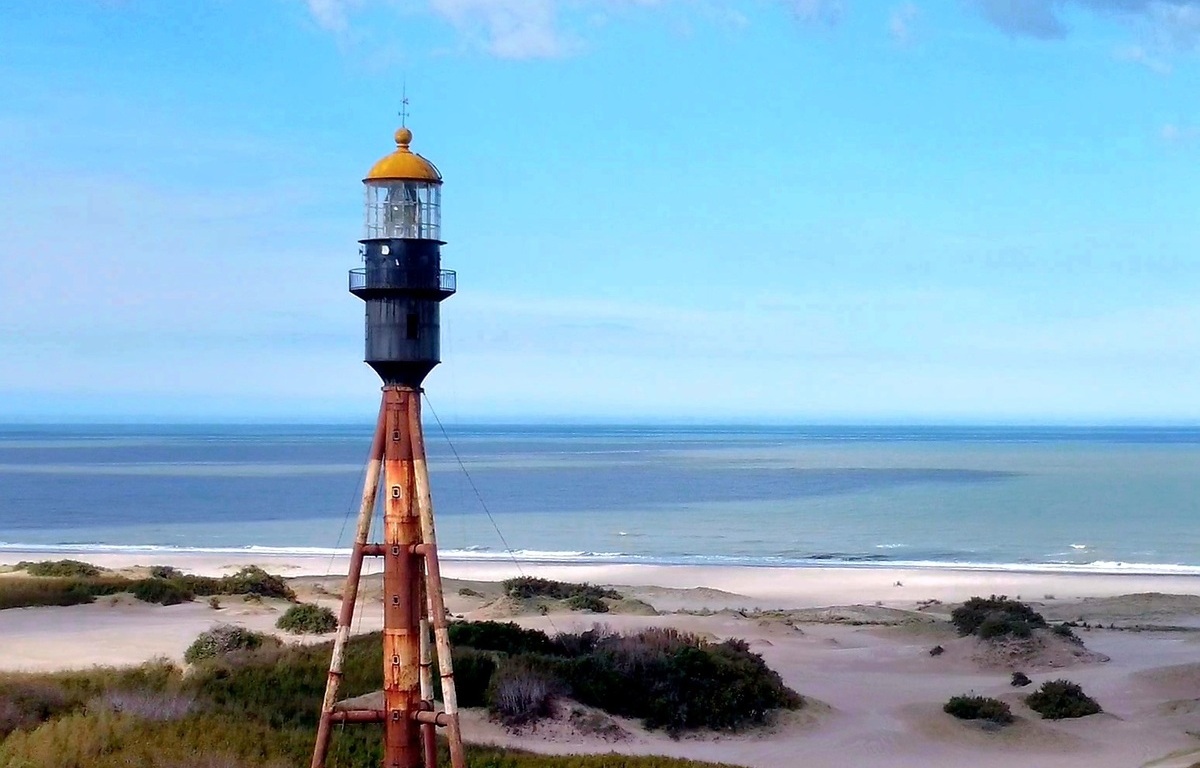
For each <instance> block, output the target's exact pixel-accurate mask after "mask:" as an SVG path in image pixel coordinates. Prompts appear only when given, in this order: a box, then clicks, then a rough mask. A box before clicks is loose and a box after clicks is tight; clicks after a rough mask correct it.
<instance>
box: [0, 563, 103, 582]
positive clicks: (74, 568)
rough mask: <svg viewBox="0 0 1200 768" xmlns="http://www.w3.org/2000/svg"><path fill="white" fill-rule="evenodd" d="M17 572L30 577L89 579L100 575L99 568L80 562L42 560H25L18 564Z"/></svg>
mask: <svg viewBox="0 0 1200 768" xmlns="http://www.w3.org/2000/svg"><path fill="white" fill-rule="evenodd" d="M17 570H19V571H25V573H28V574H29V575H30V576H54V577H59V578H79V577H83V578H89V577H92V576H99V575H100V569H99V568H97V567H96V566H94V565H92V564H91V563H85V562H82V561H79V560H40V561H38V562H30V561H28V560H23V561H21V562H19V563H17Z"/></svg>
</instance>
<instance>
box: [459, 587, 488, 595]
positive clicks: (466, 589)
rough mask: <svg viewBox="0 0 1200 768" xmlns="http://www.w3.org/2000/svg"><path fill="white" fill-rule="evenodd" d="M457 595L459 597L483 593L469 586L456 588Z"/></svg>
mask: <svg viewBox="0 0 1200 768" xmlns="http://www.w3.org/2000/svg"><path fill="white" fill-rule="evenodd" d="M458 596H459V597H483V593H482V592H479V591H477V590H474V589H471V588H470V587H463V588H462V589H460V590H458Z"/></svg>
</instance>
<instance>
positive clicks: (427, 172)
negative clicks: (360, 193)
mask: <svg viewBox="0 0 1200 768" xmlns="http://www.w3.org/2000/svg"><path fill="white" fill-rule="evenodd" d="M411 143H412V131H410V130H408V128H401V129H400V130H398V131H396V151H395V152H393V153H392V154H390V155H388V156H387V157H384V158H383V159H381V160H380V161H379V162H377V163H375V165H374V166H372V167H371V170H370V171H369V172H368V173H367V177H366V178H365V179H363V186H364V187H365V190H366V211H365V216H364V219H363V223H364V230H363V239H364V240H378V239H404V240H441V230H442V174H441V173H440V172H438V169H437V166H435V165H434V164H433V163H431V162H430V161H429V160H427V159H425V158H424V157H421V156H420V155H418V154H417V153H415V152H413V151H412V150H411V149H409V145H410V144H411Z"/></svg>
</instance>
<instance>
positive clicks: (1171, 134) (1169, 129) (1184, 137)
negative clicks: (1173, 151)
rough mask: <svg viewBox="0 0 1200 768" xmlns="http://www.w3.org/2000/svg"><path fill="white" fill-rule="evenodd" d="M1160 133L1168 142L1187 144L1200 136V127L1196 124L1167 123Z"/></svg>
mask: <svg viewBox="0 0 1200 768" xmlns="http://www.w3.org/2000/svg"><path fill="white" fill-rule="evenodd" d="M1160 135H1161V136H1162V140H1163V141H1165V142H1167V143H1168V144H1186V143H1188V142H1191V141H1194V140H1195V139H1196V138H1197V137H1200V128H1197V127H1196V126H1194V125H1179V124H1178V123H1167V124H1165V125H1164V126H1163V127H1162V131H1161V132H1160Z"/></svg>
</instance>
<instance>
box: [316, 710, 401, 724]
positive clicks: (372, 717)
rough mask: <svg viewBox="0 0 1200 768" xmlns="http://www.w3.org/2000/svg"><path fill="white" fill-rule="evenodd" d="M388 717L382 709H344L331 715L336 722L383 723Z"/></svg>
mask: <svg viewBox="0 0 1200 768" xmlns="http://www.w3.org/2000/svg"><path fill="white" fill-rule="evenodd" d="M386 717H387V713H386V712H384V711H383V710H382V709H344V710H338V711H336V712H333V713H331V715H330V719H331V720H333V722H335V723H382V722H383V721H384V719H385V718H386Z"/></svg>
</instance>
